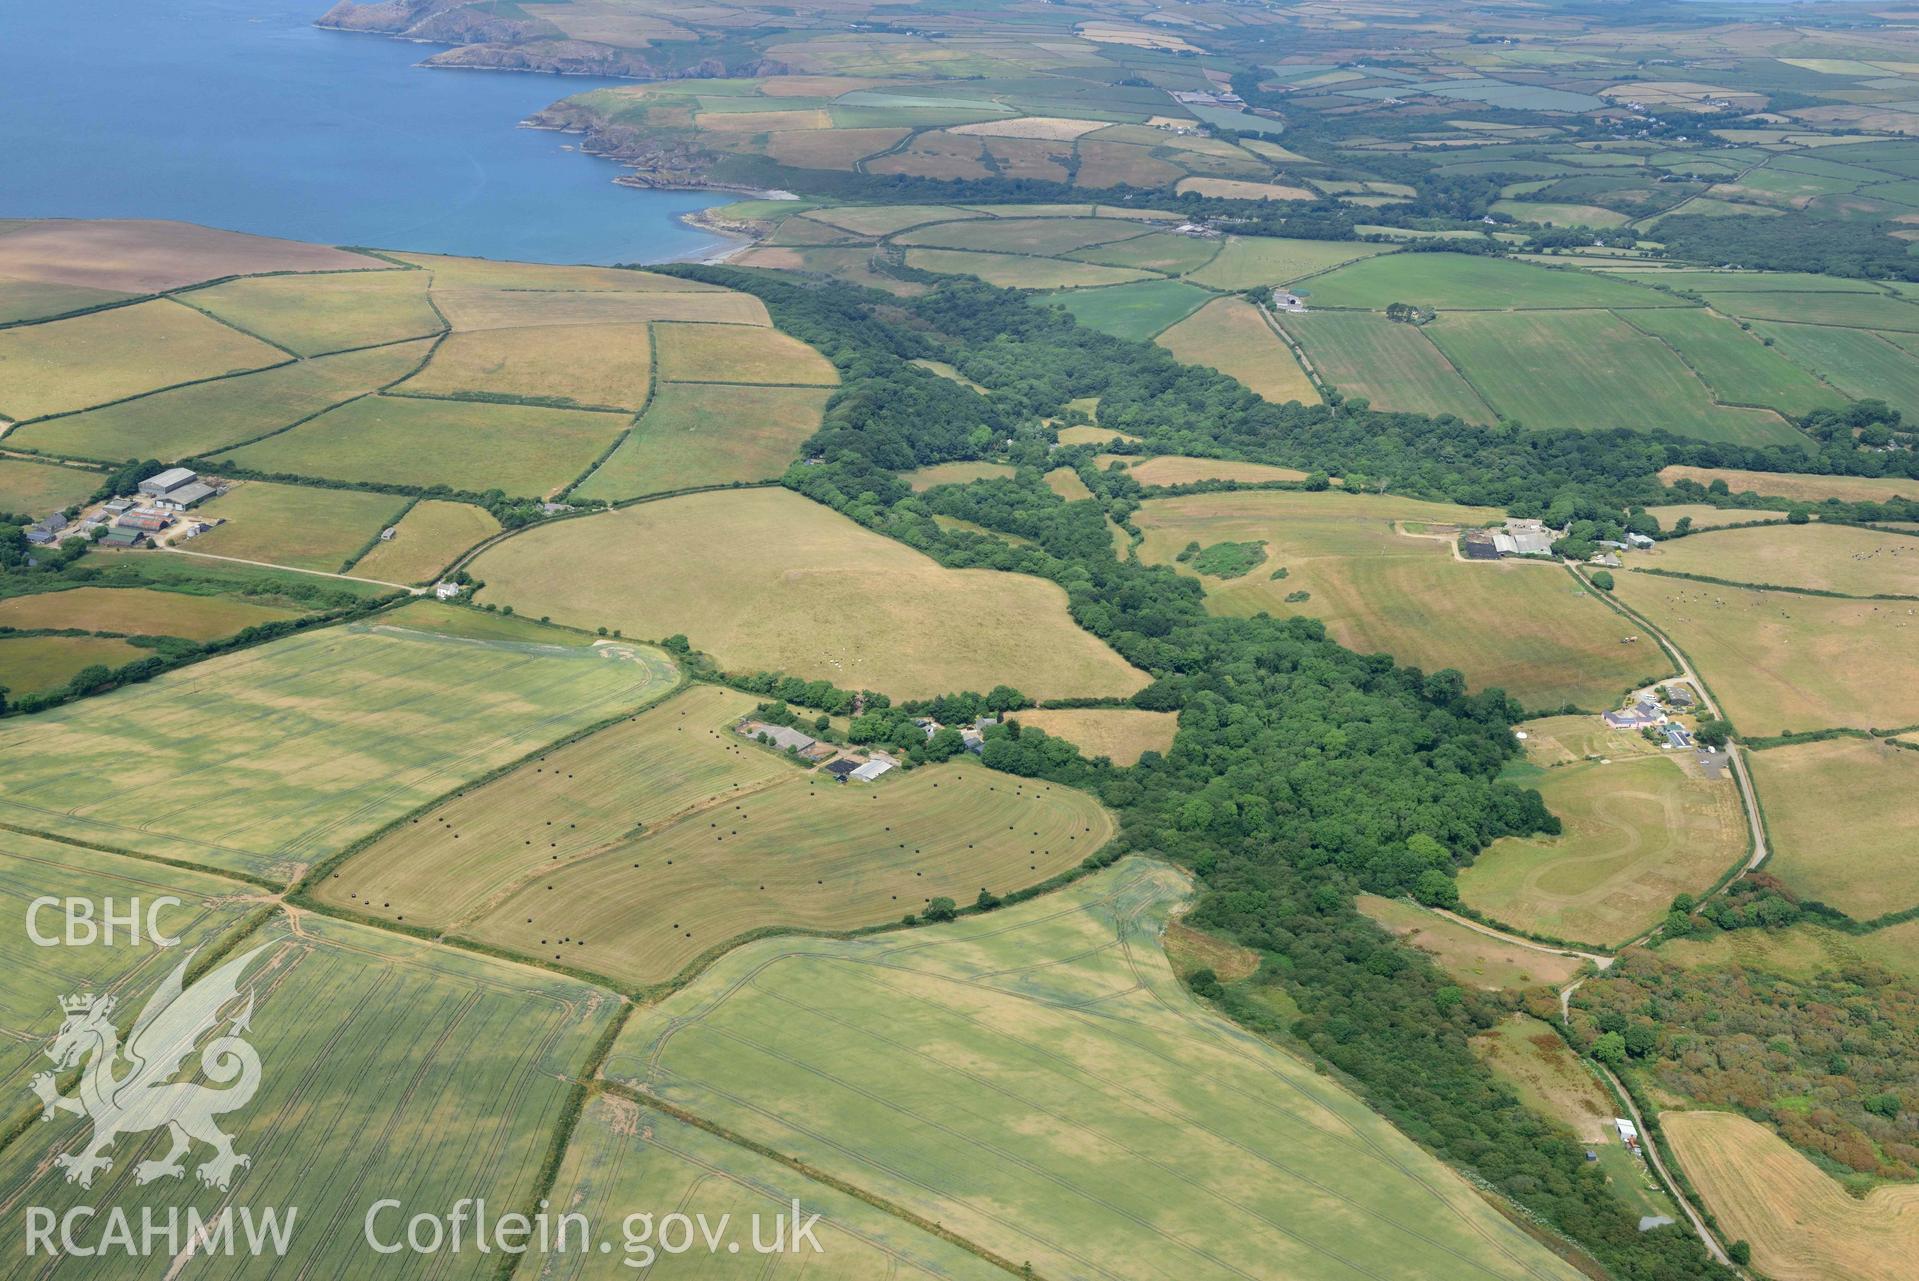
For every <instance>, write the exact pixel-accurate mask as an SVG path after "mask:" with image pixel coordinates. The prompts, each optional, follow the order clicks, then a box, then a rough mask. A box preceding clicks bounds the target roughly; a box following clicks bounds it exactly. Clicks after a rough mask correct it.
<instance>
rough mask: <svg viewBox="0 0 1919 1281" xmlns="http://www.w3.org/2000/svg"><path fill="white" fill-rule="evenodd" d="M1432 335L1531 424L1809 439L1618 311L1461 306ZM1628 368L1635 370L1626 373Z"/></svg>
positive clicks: (1484, 391) (1745, 439)
mask: <svg viewBox="0 0 1919 1281" xmlns="http://www.w3.org/2000/svg"><path fill="white" fill-rule="evenodd" d="M1421 256H1424V257H1430V256H1431V255H1421ZM1425 332H1426V334H1427V335H1428V336H1429V337H1430V338H1431V339H1432V340H1433V342H1434V343H1435V344H1436V345H1437V346H1438V347H1439V349H1440V351H1442V352H1444V353H1445V354H1446V356H1447V357H1448V359H1450V360H1451V361H1452V363H1453V364H1454V365H1455V366H1456V367H1458V368H1459V370H1460V371H1461V372H1462V373H1463V374H1464V375H1465V376H1466V378H1467V380H1468V381H1469V382H1471V383H1472V385H1473V386H1474V388H1476V389H1477V390H1478V391H1479V393H1480V394H1481V395H1482V396H1484V397H1485V398H1486V400H1487V402H1488V403H1489V404H1491V405H1492V407H1493V408H1494V409H1497V410H1498V411H1499V412H1500V413H1501V414H1503V415H1504V416H1506V417H1508V418H1513V419H1516V420H1518V421H1520V422H1523V423H1525V424H1526V425H1527V426H1529V427H1579V428H1584V429H1587V430H1606V429H1609V428H1614V427H1629V428H1632V429H1633V430H1636V431H1650V430H1652V429H1654V428H1664V429H1666V430H1667V431H1674V432H1678V433H1680V434H1682V435H1686V436H1692V437H1695V438H1698V439H1701V440H1712V441H1725V442H1728V443H1735V444H1746V445H1777V444H1792V445H1803V444H1804V443H1805V439H1806V438H1805V437H1804V436H1803V435H1801V434H1800V433H1799V432H1798V430H1797V429H1795V428H1794V427H1793V426H1792V425H1791V424H1790V423H1788V422H1786V420H1785V419H1783V418H1781V417H1780V416H1779V415H1778V414H1775V413H1773V412H1771V411H1770V410H1763V409H1742V408H1738V407H1734V406H1730V405H1721V404H1718V403H1716V402H1715V401H1714V400H1713V398H1712V392H1711V390H1710V389H1708V388H1707V386H1706V384H1705V383H1704V382H1702V381H1701V380H1700V378H1699V375H1698V374H1696V373H1694V372H1693V371H1692V370H1691V369H1689V368H1688V367H1687V366H1686V364H1685V362H1683V361H1682V360H1680V359H1679V357H1678V356H1677V355H1675V354H1674V353H1673V351H1672V349H1671V348H1670V347H1668V346H1666V344H1665V343H1663V342H1661V341H1659V340H1658V339H1656V338H1652V337H1649V336H1648V335H1646V334H1643V333H1641V332H1639V331H1638V330H1637V329H1634V328H1633V327H1632V326H1631V325H1629V324H1627V323H1626V322H1625V321H1624V320H1622V319H1620V318H1619V317H1618V316H1616V315H1614V314H1612V313H1611V312H1607V311H1599V310H1587V311H1555V312H1525V313H1522V312H1506V313H1493V312H1462V313H1454V314H1448V315H1442V316H1441V317H1440V318H1439V319H1438V320H1437V321H1435V322H1434V323H1432V324H1430V325H1427V326H1425ZM1621 369H1631V370H1632V371H1633V376H1632V377H1631V378H1621V377H1620V376H1619V371H1620V370H1621Z"/></svg>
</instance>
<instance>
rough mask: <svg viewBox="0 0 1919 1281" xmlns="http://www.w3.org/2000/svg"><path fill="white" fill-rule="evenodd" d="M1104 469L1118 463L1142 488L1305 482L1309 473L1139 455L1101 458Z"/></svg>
mask: <svg viewBox="0 0 1919 1281" xmlns="http://www.w3.org/2000/svg"><path fill="white" fill-rule="evenodd" d="M1094 462H1095V464H1096V465H1097V466H1099V467H1100V468H1102V469H1104V468H1107V467H1110V466H1112V465H1113V464H1114V463H1115V462H1118V463H1122V464H1124V465H1125V467H1126V471H1127V474H1128V475H1130V476H1131V477H1132V478H1133V479H1134V480H1136V481H1138V482H1139V483H1140V484H1142V485H1191V484H1196V483H1197V482H1199V481H1202V480H1233V481H1238V482H1239V483H1241V484H1243V485H1260V484H1265V483H1266V482H1267V481H1275V480H1279V481H1302V480H1305V479H1306V473H1305V472H1303V471H1295V470H1293V469H1292V468H1291V467H1274V466H1273V465H1271V464H1270V463H1242V462H1237V461H1235V460H1233V459H1231V458H1188V457H1186V456H1185V455H1182V454H1160V455H1158V456H1156V457H1151V458H1147V457H1142V456H1140V455H1137V454H1101V455H1100V456H1099V457H1098V458H1097V459H1095V460H1094Z"/></svg>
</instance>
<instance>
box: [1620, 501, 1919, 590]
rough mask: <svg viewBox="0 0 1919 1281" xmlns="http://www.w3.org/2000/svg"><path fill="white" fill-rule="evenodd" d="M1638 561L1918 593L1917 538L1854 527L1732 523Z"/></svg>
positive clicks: (1707, 572) (1689, 570) (1766, 579)
mask: <svg viewBox="0 0 1919 1281" xmlns="http://www.w3.org/2000/svg"><path fill="white" fill-rule="evenodd" d="M1747 514H1748V515H1749V516H1757V515H1759V513H1757V512H1751V513H1747ZM1633 563H1634V565H1635V567H1636V568H1644V569H1665V570H1672V571H1674V572H1676V573H1682V574H1700V575H1704V576H1706V577H1708V578H1724V579H1731V580H1732V581H1733V582H1737V583H1757V584H1770V585H1772V586H1777V587H1804V588H1809V589H1811V590H1813V591H1822V592H1839V593H1840V594H1842V595H1846V596H1876V595H1889V596H1919V537H1914V536H1912V535H1910V534H1884V533H1880V532H1878V531H1877V530H1871V529H1860V528H1857V527H1855V526H1851V525H1824V524H1817V523H1815V524H1811V525H1781V526H1777V527H1773V526H1766V527H1763V528H1758V529H1728V530H1723V531H1721V532H1719V533H1714V534H1701V535H1699V536H1697V537H1690V538H1682V539H1677V540H1675V541H1671V542H1663V543H1660V544H1659V545H1658V546H1657V547H1654V548H1651V549H1649V550H1648V551H1646V552H1644V553H1642V554H1641V555H1639V556H1635V557H1634V558H1633Z"/></svg>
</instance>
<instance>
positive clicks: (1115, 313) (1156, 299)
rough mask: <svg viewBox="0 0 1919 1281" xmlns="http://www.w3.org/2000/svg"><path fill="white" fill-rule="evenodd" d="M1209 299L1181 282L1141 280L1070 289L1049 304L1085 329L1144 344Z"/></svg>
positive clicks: (1210, 296)
mask: <svg viewBox="0 0 1919 1281" xmlns="http://www.w3.org/2000/svg"><path fill="white" fill-rule="evenodd" d="M1213 297H1214V295H1213V294H1211V293H1209V292H1208V291H1206V290H1204V289H1201V288H1199V287H1198V286H1196V285H1189V284H1187V283H1186V282H1184V281H1181V280H1141V281H1138V282H1136V283H1134V284H1130V285H1107V286H1106V287H1104V288H1101V289H1071V290H1068V291H1067V292H1065V293H1063V294H1060V295H1058V296H1057V297H1055V298H1052V299H1049V301H1050V302H1051V303H1052V304H1053V305H1054V306H1056V307H1059V308H1061V309H1062V310H1064V311H1065V312H1066V313H1067V314H1068V315H1070V316H1071V317H1072V318H1073V319H1074V320H1075V321H1077V322H1079V323H1080V324H1082V325H1085V326H1086V327H1087V328H1088V329H1097V330H1099V331H1100V332H1101V333H1106V334H1112V335H1113V336H1114V337H1115V338H1127V339H1131V340H1132V341H1134V342H1144V341H1146V340H1147V339H1149V338H1151V337H1152V336H1153V335H1154V334H1156V333H1158V332H1159V331H1160V330H1162V329H1164V328H1166V327H1167V326H1168V325H1171V324H1175V323H1177V322H1178V321H1179V320H1181V319H1182V318H1184V317H1186V316H1190V315H1191V314H1192V313H1193V312H1195V311H1197V310H1198V309H1199V308H1200V307H1202V306H1204V305H1205V304H1206V303H1207V302H1208V301H1210V300H1211V299H1212V298H1213Z"/></svg>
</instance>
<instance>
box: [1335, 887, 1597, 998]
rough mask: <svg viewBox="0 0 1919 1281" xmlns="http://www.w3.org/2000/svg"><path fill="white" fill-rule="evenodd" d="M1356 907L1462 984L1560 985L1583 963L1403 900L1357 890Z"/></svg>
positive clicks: (1495, 988)
mask: <svg viewBox="0 0 1919 1281" xmlns="http://www.w3.org/2000/svg"><path fill="white" fill-rule="evenodd" d="M1358 906H1359V910H1360V911H1361V912H1363V913H1365V914H1366V915H1367V916H1369V917H1371V918H1372V919H1373V920H1374V921H1377V922H1378V923H1379V925H1380V926H1381V927H1382V928H1384V929H1385V930H1386V931H1387V932H1388V933H1390V934H1392V935H1394V936H1395V937H1397V938H1398V939H1400V940H1401V941H1402V942H1405V943H1409V944H1411V945H1412V946H1414V947H1416V948H1418V949H1419V950H1420V951H1422V952H1424V953H1426V954H1427V955H1428V956H1430V957H1432V958H1433V960H1434V961H1435V962H1436V963H1437V964H1438V965H1439V967H1440V968H1441V969H1443V970H1445V971H1446V972H1447V973H1448V974H1450V975H1452V976H1453V977H1454V978H1456V979H1458V980H1459V981H1460V982H1462V983H1470V984H1472V985H1473V986H1474V987H1481V988H1485V989H1486V990H1488V991H1491V992H1505V991H1515V990H1519V989H1524V988H1533V987H1554V988H1558V987H1563V986H1565V984H1567V983H1568V982H1570V981H1571V980H1572V979H1573V977H1574V976H1576V975H1577V974H1578V973H1579V971H1580V970H1581V968H1583V967H1584V965H1585V962H1584V961H1581V960H1580V959H1579V958H1577V957H1573V956H1560V955H1557V954H1556V953H1552V952H1543V951H1536V950H1534V949H1533V948H1528V947H1521V946H1519V945H1518V944H1517V943H1508V942H1506V941H1504V940H1503V939H1497V938H1494V937H1492V936H1491V935H1489V934H1481V933H1480V932H1479V931H1478V930H1475V929H1470V928H1468V927H1466V926H1464V925H1461V924H1459V923H1458V922H1457V921H1450V920H1447V919H1446V918H1445V917H1443V916H1440V915H1438V914H1437V913H1435V912H1429V911H1427V910H1426V909H1425V908H1423V907H1421V906H1419V905H1418V904H1417V903H1413V902H1411V901H1409V900H1407V899H1394V898H1381V897H1380V896H1379V895H1377V894H1361V895H1360V896H1359V900H1358Z"/></svg>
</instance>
